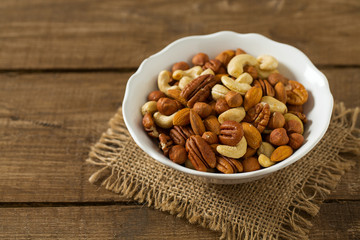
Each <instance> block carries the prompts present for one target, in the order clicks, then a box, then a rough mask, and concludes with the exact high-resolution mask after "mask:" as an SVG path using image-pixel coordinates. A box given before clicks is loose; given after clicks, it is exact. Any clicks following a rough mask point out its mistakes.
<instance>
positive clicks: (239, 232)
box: [86, 103, 360, 239]
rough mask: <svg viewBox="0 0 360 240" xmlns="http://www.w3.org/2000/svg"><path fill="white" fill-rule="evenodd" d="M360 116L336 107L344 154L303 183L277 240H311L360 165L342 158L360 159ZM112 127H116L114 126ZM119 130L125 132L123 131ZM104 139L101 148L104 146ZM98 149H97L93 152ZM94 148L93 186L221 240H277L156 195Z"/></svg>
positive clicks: (350, 110) (89, 159) (161, 195)
mask: <svg viewBox="0 0 360 240" xmlns="http://www.w3.org/2000/svg"><path fill="white" fill-rule="evenodd" d="M120 112H121V111H119V113H117V114H116V115H115V116H114V117H113V119H111V120H110V125H112V124H111V122H112V121H115V119H117V118H122V117H121V114H120ZM359 112H360V110H359V108H355V109H346V108H345V106H344V104H343V103H337V104H335V106H334V111H333V116H332V119H331V124H336V125H337V126H339V127H344V128H346V130H345V132H344V135H345V137H344V139H343V142H339V145H341V146H342V148H341V151H340V152H339V154H338V155H337V156H336V158H334V159H333V160H332V161H331V162H330V163H329V164H327V165H326V166H323V167H322V168H321V169H314V171H313V174H311V177H310V178H308V179H306V180H305V181H303V182H302V184H301V186H299V191H298V192H297V193H296V194H295V197H294V198H293V201H292V203H291V204H290V207H289V208H288V209H287V212H286V216H285V218H284V221H283V223H282V226H281V228H280V231H279V233H278V234H277V236H276V238H280V239H307V238H308V237H307V234H308V232H309V230H310V228H311V226H312V223H311V218H312V217H314V216H315V215H316V214H317V213H318V212H319V210H320V204H321V203H322V201H323V200H325V199H326V197H327V196H328V195H329V194H330V192H331V190H333V189H334V188H335V187H336V185H337V183H338V182H339V181H340V178H341V176H342V175H343V174H344V173H345V171H347V170H349V169H350V168H351V167H353V166H354V165H355V164H356V162H355V161H351V160H349V159H346V158H345V157H342V156H340V154H341V153H353V154H355V155H360V137H359V136H360V129H359V128H357V127H356V122H357V117H358V115H359ZM112 127H113V128H114V127H115V126H113V125H112ZM116 130H118V131H119V132H121V131H123V130H122V129H120V128H119V129H116ZM120 136H121V135H120ZM102 138H103V137H102ZM102 138H101V139H100V141H99V142H98V143H97V144H101V140H102ZM95 147H97V145H95V146H94V147H93V148H95ZM102 147H104V145H103V146H102ZM93 148H92V151H91V152H90V154H89V158H88V159H87V160H86V161H87V163H89V164H92V165H97V166H100V167H101V166H102V168H101V169H99V170H98V171H96V172H95V173H94V174H93V175H91V177H90V178H89V181H90V183H101V185H102V186H104V187H105V188H106V189H107V190H110V191H113V192H115V193H118V194H121V195H122V196H124V197H127V198H132V199H134V200H135V201H138V202H139V203H142V204H145V205H147V206H149V207H154V208H155V209H159V210H161V211H167V212H169V213H170V214H172V215H176V216H177V217H185V218H186V219H188V221H189V222H190V223H193V224H200V225H201V226H203V227H207V228H209V229H211V230H214V231H220V232H221V233H222V235H221V237H220V238H221V239H225V238H227V239H268V238H273V237H274V236H266V233H263V234H262V235H259V233H256V232H255V231H253V229H248V228H246V227H244V226H241V225H238V226H235V225H233V224H231V223H229V222H228V221H226V219H221V218H220V217H216V216H214V217H210V216H206V215H205V214H203V213H202V210H201V209H199V208H198V207H196V206H195V205H193V204H192V203H189V202H181V201H180V200H178V199H175V198H174V197H170V196H167V195H165V194H162V193H159V192H156V191H154V189H148V187H146V186H143V184H142V183H141V182H138V181H137V179H134V178H130V177H129V176H127V175H122V174H121V173H120V172H119V171H117V170H116V169H115V167H113V166H110V165H109V164H108V163H105V162H97V161H93V160H92V159H93V158H97V156H96V154H95V153H94V151H93ZM94 154H95V155H94Z"/></svg>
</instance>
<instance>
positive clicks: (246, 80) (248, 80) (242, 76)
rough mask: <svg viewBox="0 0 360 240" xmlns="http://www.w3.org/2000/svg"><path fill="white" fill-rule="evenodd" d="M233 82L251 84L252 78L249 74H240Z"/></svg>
mask: <svg viewBox="0 0 360 240" xmlns="http://www.w3.org/2000/svg"><path fill="white" fill-rule="evenodd" d="M235 82H238V83H247V84H251V83H252V82H253V78H252V76H251V75H250V74H249V73H247V72H244V73H242V74H240V76H239V77H238V78H237V79H235Z"/></svg>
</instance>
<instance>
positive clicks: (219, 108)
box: [215, 98, 230, 114]
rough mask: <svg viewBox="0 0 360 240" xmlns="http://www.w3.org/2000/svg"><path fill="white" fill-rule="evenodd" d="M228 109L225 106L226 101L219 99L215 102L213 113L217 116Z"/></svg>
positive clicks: (227, 106) (226, 105)
mask: <svg viewBox="0 0 360 240" xmlns="http://www.w3.org/2000/svg"><path fill="white" fill-rule="evenodd" d="M229 109H230V107H229V105H228V104H227V102H226V100H225V99H224V98H219V99H218V100H217V101H216V104H215V111H216V113H217V114H222V113H223V112H225V111H227V110H229Z"/></svg>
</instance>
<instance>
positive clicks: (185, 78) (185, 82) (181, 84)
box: [179, 76, 193, 90]
mask: <svg viewBox="0 0 360 240" xmlns="http://www.w3.org/2000/svg"><path fill="white" fill-rule="evenodd" d="M192 80H193V79H192V78H191V77H188V76H183V77H182V78H181V79H180V81H179V88H180V89H181V90H183V89H184V87H185V86H186V85H188V84H189V83H190V82H191V81H192Z"/></svg>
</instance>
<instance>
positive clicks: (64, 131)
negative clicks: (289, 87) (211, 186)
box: [0, 69, 360, 202]
mask: <svg viewBox="0 0 360 240" xmlns="http://www.w3.org/2000/svg"><path fill="white" fill-rule="evenodd" d="M324 72H325V74H326V75H327V76H328V78H329V81H330V86H331V88H332V90H333V93H334V97H335V99H339V98H340V97H342V98H343V100H344V101H345V103H346V105H347V106H349V107H354V106H356V104H358V105H359V103H357V102H356V101H359V99H357V100H355V102H354V99H356V93H353V91H350V94H348V90H349V87H348V84H347V83H349V85H351V86H352V87H353V88H355V89H356V88H357V89H358V88H359V87H360V82H359V81H356V79H357V76H359V75H360V69H338V70H335V69H330V70H329V69H325V70H324ZM129 76H130V73H66V74H64V73H34V74H13V73H9V74H0V136H1V137H0V152H1V155H0V162H1V163H2V164H1V165H0V172H1V174H0V202H95V201H102V202H103V201H126V200H125V199H123V198H121V197H119V196H117V195H115V194H111V193H109V192H107V191H105V190H103V189H102V188H98V187H95V186H93V185H90V184H89V183H88V180H87V179H88V177H89V176H90V174H91V173H92V172H93V171H94V168H92V167H89V166H86V165H85V164H84V159H86V158H87V154H88V152H89V149H90V146H91V145H92V144H93V143H95V142H96V141H97V140H98V138H99V137H100V135H101V133H102V132H103V131H104V130H105V129H106V128H107V122H108V120H109V119H110V118H111V117H112V116H113V114H114V113H115V111H116V109H117V108H118V107H119V106H120V105H121V101H122V98H123V94H124V90H125V83H126V81H127V79H128V78H129ZM338 82H342V83H343V84H339V83H338ZM359 170H360V167H359V166H357V167H355V168H354V169H353V170H351V171H350V172H349V173H348V174H347V175H346V176H345V179H346V180H344V181H342V182H341V183H340V185H339V187H338V188H337V190H336V192H335V193H334V194H333V195H331V196H330V198H333V199H360V187H359V186H360V178H359Z"/></svg>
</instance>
